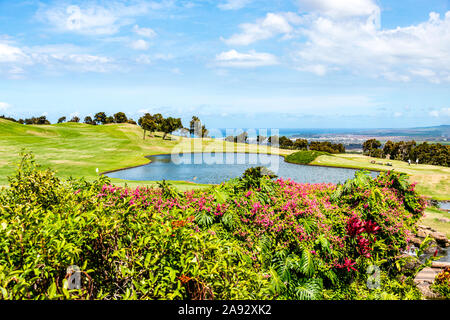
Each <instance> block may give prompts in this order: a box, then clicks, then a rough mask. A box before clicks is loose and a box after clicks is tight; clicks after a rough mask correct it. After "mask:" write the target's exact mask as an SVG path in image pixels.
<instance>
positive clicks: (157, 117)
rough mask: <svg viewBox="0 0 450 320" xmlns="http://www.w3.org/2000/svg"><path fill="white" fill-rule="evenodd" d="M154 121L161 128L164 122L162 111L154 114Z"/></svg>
mask: <svg viewBox="0 0 450 320" xmlns="http://www.w3.org/2000/svg"><path fill="white" fill-rule="evenodd" d="M153 121H155V123H156V125H157V126H158V130H159V128H160V127H161V126H162V124H163V121H164V117H163V116H162V114H161V113H156V114H154V115H153Z"/></svg>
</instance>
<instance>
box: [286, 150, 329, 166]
mask: <svg viewBox="0 0 450 320" xmlns="http://www.w3.org/2000/svg"><path fill="white" fill-rule="evenodd" d="M322 155H329V153H326V152H320V151H306V150H305V151H298V152H295V153H291V154H290V155H288V156H286V158H285V160H286V161H287V162H290V163H297V164H310V163H311V162H313V161H314V160H316V158H317V157H319V156H322Z"/></svg>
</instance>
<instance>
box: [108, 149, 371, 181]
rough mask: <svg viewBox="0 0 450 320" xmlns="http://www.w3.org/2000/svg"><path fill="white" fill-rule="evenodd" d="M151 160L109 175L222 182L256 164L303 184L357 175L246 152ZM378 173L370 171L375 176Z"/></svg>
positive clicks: (186, 155) (143, 178)
mask: <svg viewBox="0 0 450 320" xmlns="http://www.w3.org/2000/svg"><path fill="white" fill-rule="evenodd" d="M148 159H150V160H151V163H150V164H148V165H145V166H142V167H137V168H132V169H126V170H122V171H117V172H113V173H109V174H107V176H108V177H111V178H119V179H124V180H135V181H161V180H174V181H191V182H196V183H202V184H220V183H222V182H224V181H227V180H230V179H232V178H235V177H239V176H241V175H242V173H243V172H244V171H245V170H246V169H248V168H250V167H255V166H265V167H267V168H268V169H269V170H271V171H272V172H274V173H275V174H276V175H277V176H278V177H280V178H285V179H287V178H290V179H292V180H294V181H296V182H300V183H335V184H336V183H339V182H341V183H343V182H345V181H346V180H348V179H351V178H353V177H354V175H355V172H356V171H357V170H355V169H344V168H332V167H316V166H304V165H297V164H291V163H287V162H285V161H284V158H283V157H280V156H277V155H267V154H245V153H212V154H207V153H205V154H202V153H186V154H182V155H175V156H172V155H156V156H149V157H148ZM377 174H378V173H377V172H371V175H372V176H373V177H376V176H377Z"/></svg>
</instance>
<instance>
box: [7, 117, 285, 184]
mask: <svg viewBox="0 0 450 320" xmlns="http://www.w3.org/2000/svg"><path fill="white" fill-rule="evenodd" d="M169 137H170V138H172V140H163V139H162V134H155V137H147V138H146V139H145V140H143V130H142V129H141V128H140V127H139V126H136V125H131V124H109V125H104V126H92V125H86V124H81V123H64V124H54V125H39V126H37V125H21V124H18V123H14V122H11V121H7V120H4V119H0V186H1V185H7V183H8V182H7V176H8V175H11V174H12V173H13V172H14V169H15V164H16V163H17V162H18V161H19V159H20V158H19V153H20V152H21V151H22V150H23V151H25V152H30V151H32V152H33V153H34V154H35V156H36V160H37V162H38V163H39V164H41V165H42V166H43V167H48V168H52V169H54V170H56V171H57V172H58V175H59V176H61V177H66V178H67V177H69V176H72V177H85V178H86V179H87V180H92V179H95V178H96V177H97V173H96V168H98V169H99V172H105V171H110V170H117V169H121V168H125V167H131V166H138V165H143V164H147V163H149V160H148V159H146V158H145V156H148V155H154V154H164V153H171V152H172V150H174V148H175V150H177V151H180V152H202V151H216V152H220V151H224V150H225V151H229V152H262V153H274V154H282V155H283V154H289V153H291V152H292V151H287V150H279V149H273V148H272V149H271V148H268V147H265V146H256V145H247V144H234V143H229V142H224V141H221V140H215V139H204V140H203V141H202V140H201V139H190V138H182V137H175V136H169ZM113 181H114V183H117V184H121V183H124V182H125V181H124V180H119V179H113ZM127 183H128V185H129V186H137V185H143V184H152V183H149V182H148V181H145V182H139V181H127ZM176 185H177V187H180V189H186V188H195V187H201V186H198V185H193V184H192V183H188V182H177V183H176Z"/></svg>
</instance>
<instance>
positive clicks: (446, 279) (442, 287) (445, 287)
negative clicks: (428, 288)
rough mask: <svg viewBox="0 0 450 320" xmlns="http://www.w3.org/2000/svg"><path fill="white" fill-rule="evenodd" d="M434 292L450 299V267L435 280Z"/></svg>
mask: <svg viewBox="0 0 450 320" xmlns="http://www.w3.org/2000/svg"><path fill="white" fill-rule="evenodd" d="M432 288H433V290H434V291H436V292H438V293H439V294H440V295H442V296H443V297H445V298H447V299H450V267H446V268H445V269H444V270H442V272H441V273H439V274H438V275H437V276H436V278H435V279H434V283H433V286H432Z"/></svg>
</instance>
